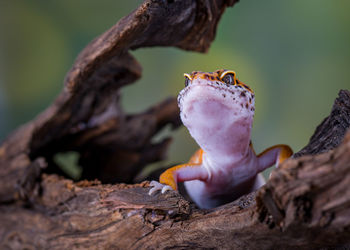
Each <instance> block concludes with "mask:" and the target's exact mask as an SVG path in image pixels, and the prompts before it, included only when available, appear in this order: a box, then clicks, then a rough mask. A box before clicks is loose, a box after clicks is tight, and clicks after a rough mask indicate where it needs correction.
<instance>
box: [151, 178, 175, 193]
mask: <svg viewBox="0 0 350 250" xmlns="http://www.w3.org/2000/svg"><path fill="white" fill-rule="evenodd" d="M150 187H152V188H151V189H150V190H149V192H148V195H153V194H154V193H156V192H158V191H161V193H162V194H164V193H165V192H166V191H170V190H173V188H172V187H170V186H168V185H164V184H162V183H159V182H158V181H151V183H150Z"/></svg>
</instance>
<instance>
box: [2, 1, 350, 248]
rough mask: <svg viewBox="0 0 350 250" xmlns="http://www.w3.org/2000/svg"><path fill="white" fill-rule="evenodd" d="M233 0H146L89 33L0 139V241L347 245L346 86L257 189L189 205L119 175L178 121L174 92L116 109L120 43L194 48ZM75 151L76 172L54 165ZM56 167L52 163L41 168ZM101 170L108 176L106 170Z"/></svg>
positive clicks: (123, 72) (125, 67) (160, 150)
mask: <svg viewBox="0 0 350 250" xmlns="http://www.w3.org/2000/svg"><path fill="white" fill-rule="evenodd" d="M234 3H235V1H224V0H222V1H219V0H218V1H206V0H202V1H201V0H197V1H194V0H193V1H190V0H188V1H160V0H159V1H155V0H153V1H151V0H146V1H145V2H144V3H143V4H142V5H141V6H140V7H139V8H138V9H136V10H135V11H134V12H132V13H131V14H130V15H128V16H126V17H125V18H123V19H122V20H120V21H119V22H118V23H117V24H116V25H115V26H113V27H112V28H111V29H109V30H108V31H106V32H105V33H104V34H102V35H101V36H99V37H98V38H96V39H95V40H94V41H92V42H91V43H90V44H89V45H88V46H87V47H86V48H85V49H84V50H83V51H82V52H81V54H80V55H79V56H78V58H77V60H76V62H75V63H74V65H73V67H72V69H71V70H70V72H68V74H67V77H66V80H65V88H64V90H63V92H62V93H61V94H60V95H59V96H58V98H57V99H56V101H55V102H54V103H53V104H52V105H51V106H50V107H48V109H47V110H46V111H45V112H43V113H42V114H41V115H39V116H38V117H37V118H36V119H35V120H33V121H31V122H29V123H28V124H26V125H24V126H23V127H21V128H19V129H18V130H17V131H15V132H14V133H13V134H12V135H10V136H9V137H8V138H7V140H5V142H4V143H3V144H2V146H1V147H0V211H1V213H0V221H1V224H0V248H1V249H3V248H4V249H6V248H14V249H16V248H28V249H36V248H50V249H52V248H53V249H62V248H68V249H71V248H91V249H101V248H119V249H139V248H149V249H153V248H201V249H202V248H220V249H221V248H224V249H225V248H226V249H234V248H236V249H247V248H249V249H272V248H279V249H281V248H295V247H299V248H302V249H310V248H321V247H323V248H327V247H334V248H336V247H339V248H341V247H344V246H350V191H349V189H348V188H347V187H348V186H349V184H350V132H348V133H347V134H346V136H345V137H344V135H345V133H346V130H347V128H348V127H349V124H350V93H349V92H348V91H341V92H340V94H339V97H338V98H337V100H336V102H335V104H334V106H333V109H332V113H331V115H330V116H329V117H328V118H326V119H325V120H324V121H323V123H322V124H321V125H320V126H319V127H318V128H317V130H316V132H315V134H314V136H313V137H312V138H311V140H310V143H309V144H308V146H306V147H305V148H304V149H303V150H302V151H300V152H299V153H297V154H295V155H294V159H289V160H288V161H286V162H285V163H284V164H282V166H281V167H280V168H279V169H277V170H275V171H274V172H273V174H272V177H271V179H270V180H269V181H268V183H267V184H266V185H265V186H264V187H263V188H262V189H260V190H258V191H257V192H254V193H251V194H248V195H246V196H243V197H241V198H240V199H238V200H237V201H235V202H232V203H229V204H227V205H224V206H221V207H218V208H216V209H211V210H200V209H198V208H196V207H195V206H194V204H192V203H190V202H188V201H186V200H184V199H183V197H181V196H180V195H178V194H177V193H175V192H169V193H167V194H165V195H156V196H148V195H147V192H148V190H149V188H148V182H144V183H140V184H129V185H128V184H114V185H112V184H101V183H108V182H109V183H115V182H128V183H130V182H131V180H132V179H133V177H134V176H135V175H136V174H137V173H138V172H139V171H140V170H141V169H142V167H143V166H144V165H146V164H147V163H149V162H154V161H158V160H160V159H163V158H164V156H165V153H166V149H167V145H169V142H170V139H169V138H167V139H165V140H164V141H162V142H160V143H158V144H152V143H151V139H152V137H153V136H154V135H155V134H156V133H157V132H158V131H159V130H160V129H162V128H163V127H164V126H165V125H167V124H171V125H172V126H173V127H174V128H176V127H177V126H179V124H180V123H179V118H178V109H177V105H176V100H175V99H174V98H169V99H167V100H165V101H164V102H162V103H160V104H158V105H156V106H155V107H152V108H150V109H148V110H146V111H145V112H142V113H140V114H133V115H130V114H125V113H124V112H123V110H122V109H121V107H120V105H119V89H120V88H121V87H122V86H124V85H125V84H129V83H131V82H133V81H135V80H136V79H138V78H139V77H140V76H141V67H140V65H139V64H138V63H137V61H136V60H135V59H134V58H133V57H132V56H131V55H130V54H129V52H128V50H129V49H137V48H140V47H145V46H176V47H179V48H182V49H186V50H194V51H199V52H205V51H207V50H208V48H209V45H210V43H211V42H212V40H213V39H214V36H215V30H216V26H217V23H218V21H219V19H220V17H221V15H222V14H223V12H224V10H225V8H226V7H227V6H232V5H233V4H234ZM70 150H74V151H77V152H79V153H80V159H79V161H80V165H81V166H82V167H83V171H84V172H83V178H88V179H94V178H97V179H99V181H87V180H85V181H80V182H76V183H74V182H73V181H71V180H69V179H66V178H64V177H62V176H61V177H60V176H59V175H57V174H58V173H60V172H59V169H58V168H57V166H56V165H55V163H54V161H53V160H52V158H53V156H54V155H55V154H57V153H58V152H65V151H70ZM53 173H56V174H53ZM111 176H112V177H113V178H111Z"/></svg>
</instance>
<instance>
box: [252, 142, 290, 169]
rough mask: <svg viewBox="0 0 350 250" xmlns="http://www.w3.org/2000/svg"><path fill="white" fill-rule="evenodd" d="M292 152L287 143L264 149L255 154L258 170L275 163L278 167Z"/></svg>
mask: <svg viewBox="0 0 350 250" xmlns="http://www.w3.org/2000/svg"><path fill="white" fill-rule="evenodd" d="M292 154H293V151H292V149H291V148H290V147H289V146H288V145H284V144H279V145H275V146H272V147H270V148H267V149H265V150H264V151H263V152H262V153H260V154H259V155H257V157H258V165H259V172H262V171H264V170H265V169H266V168H268V167H270V166H272V165H273V164H276V167H278V166H279V165H280V164H281V163H282V162H283V161H285V160H286V159H288V158H289V157H290V156H291V155H292Z"/></svg>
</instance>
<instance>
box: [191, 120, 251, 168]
mask: <svg viewBox="0 0 350 250" xmlns="http://www.w3.org/2000/svg"><path fill="white" fill-rule="evenodd" d="M187 128H188V130H189V132H190V134H191V135H192V137H193V138H194V139H195V140H196V142H197V143H198V145H199V146H200V147H201V148H202V149H203V150H204V152H205V155H206V157H208V158H209V159H210V161H212V162H215V163H217V164H225V163H226V162H228V163H233V162H236V161H240V160H241V159H242V158H245V157H246V156H247V153H248V150H249V143H250V133H251V125H250V124H244V123H242V121H237V122H235V123H232V124H227V125H226V126H225V125H221V128H220V129H219V130H216V131H214V132H213V131H208V130H207V129H201V128H199V127H196V128H193V127H191V126H187Z"/></svg>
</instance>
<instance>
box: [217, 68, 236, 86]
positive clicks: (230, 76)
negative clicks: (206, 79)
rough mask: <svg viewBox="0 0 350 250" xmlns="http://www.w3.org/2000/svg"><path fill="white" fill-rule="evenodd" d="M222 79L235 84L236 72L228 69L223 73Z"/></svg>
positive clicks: (229, 83)
mask: <svg viewBox="0 0 350 250" xmlns="http://www.w3.org/2000/svg"><path fill="white" fill-rule="evenodd" d="M220 79H221V81H223V82H224V83H226V84H228V85H234V84H235V83H236V73H235V72H234V71H231V70H226V71H224V72H223V73H222V74H221V76H220Z"/></svg>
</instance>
